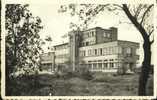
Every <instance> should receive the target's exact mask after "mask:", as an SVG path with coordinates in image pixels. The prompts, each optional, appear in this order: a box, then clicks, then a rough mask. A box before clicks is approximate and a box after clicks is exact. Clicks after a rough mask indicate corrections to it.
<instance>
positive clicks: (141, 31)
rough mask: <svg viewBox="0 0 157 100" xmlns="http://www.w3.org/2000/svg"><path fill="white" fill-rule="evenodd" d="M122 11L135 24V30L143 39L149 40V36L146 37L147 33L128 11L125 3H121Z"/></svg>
mask: <svg viewBox="0 0 157 100" xmlns="http://www.w3.org/2000/svg"><path fill="white" fill-rule="evenodd" d="M123 11H124V12H125V14H126V15H127V17H128V18H129V20H130V21H131V22H132V23H133V24H134V25H135V27H136V28H137V30H138V31H139V32H140V33H141V35H142V37H143V39H144V40H145V41H149V37H148V34H147V32H146V30H145V29H144V27H143V26H142V25H141V24H140V23H139V22H138V21H137V19H136V18H135V17H134V16H133V15H132V14H131V12H130V11H129V9H128V7H127V5H126V4H123Z"/></svg>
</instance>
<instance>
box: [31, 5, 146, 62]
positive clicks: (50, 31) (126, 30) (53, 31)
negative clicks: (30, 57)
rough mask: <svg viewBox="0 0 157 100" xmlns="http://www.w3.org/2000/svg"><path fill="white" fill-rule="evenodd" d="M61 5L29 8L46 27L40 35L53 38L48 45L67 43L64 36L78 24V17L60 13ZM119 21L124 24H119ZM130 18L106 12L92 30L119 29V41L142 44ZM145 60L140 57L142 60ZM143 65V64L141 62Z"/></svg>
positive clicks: (95, 21)
mask: <svg viewBox="0 0 157 100" xmlns="http://www.w3.org/2000/svg"><path fill="white" fill-rule="evenodd" d="M59 7H60V5H59V4H31V5H30V6H29V9H30V11H31V12H32V13H33V15H34V16H39V17H40V18H41V20H42V25H43V26H44V28H43V30H41V32H40V35H41V37H42V38H43V39H44V38H45V37H46V36H51V37H52V43H51V44H48V45H51V46H53V45H56V44H61V43H64V42H67V41H68V39H67V38H62V36H63V35H64V34H66V33H68V32H69V31H70V29H69V23H70V22H75V23H77V20H76V19H77V18H76V17H71V16H70V15H69V14H68V13H58V9H59ZM119 21H122V22H124V23H122V24H119ZM126 22H129V20H128V18H127V17H126V16H125V14H123V11H122V13H120V14H119V15H115V14H114V13H111V12H108V11H105V12H103V13H102V14H100V15H99V16H97V18H96V19H95V20H94V21H93V23H91V24H90V26H89V27H90V28H93V27H102V28H109V27H117V28H118V39H119V40H127V41H133V42H138V43H140V44H142V42H143V39H142V37H141V35H140V34H139V32H138V31H137V29H136V28H135V27H134V26H133V25H132V24H129V23H126ZM43 48H44V50H45V51H47V45H45V46H44V47H43ZM139 53H140V55H142V48H141V47H140V49H139ZM141 59H143V57H142V56H140V60H141ZM140 63H141V62H140Z"/></svg>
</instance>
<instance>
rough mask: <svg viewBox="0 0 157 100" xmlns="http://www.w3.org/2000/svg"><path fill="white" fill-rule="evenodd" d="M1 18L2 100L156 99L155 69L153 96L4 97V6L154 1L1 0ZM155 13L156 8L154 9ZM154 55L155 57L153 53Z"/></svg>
mask: <svg viewBox="0 0 157 100" xmlns="http://www.w3.org/2000/svg"><path fill="white" fill-rule="evenodd" d="M1 2H2V3H1V4H2V16H1V21H2V23H1V25H2V26H1V27H2V33H1V35H2V36H1V38H2V41H1V72H2V79H1V96H2V98H3V99H42V100H45V99H153V98H156V95H157V87H156V85H155V83H157V81H156V77H155V76H157V69H156V68H155V69H154V70H155V72H154V85H155V86H154V96H44V97H43V96H5V80H4V78H5V38H4V37H5V31H4V30H5V16H4V15H5V4H16V3H20V4H26V3H29V4H30V3H35V4H39V3H41V4H45V3H48V4H58V3H59V4H61V3H62V4H68V3H97V4H98V3H101V4H105V3H131V4H135V3H149V4H152V3H154V4H155V7H156V3H155V0H99V1H98V0H2V1H1ZM155 12H157V8H155ZM156 16H157V14H156V13H155V17H154V25H157V24H156V23H155V22H157V17H156ZM156 32H157V29H156V28H155V33H156ZM156 38H157V35H156V34H155V41H154V47H153V51H154V52H155V51H157V50H156V49H157V48H155V47H156ZM155 55H157V54H156V53H155ZM155 59H156V56H154V59H153V60H154V64H155V65H154V66H155V67H156V65H157V62H156V61H155Z"/></svg>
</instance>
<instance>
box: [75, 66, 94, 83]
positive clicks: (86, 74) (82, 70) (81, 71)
mask: <svg viewBox="0 0 157 100" xmlns="http://www.w3.org/2000/svg"><path fill="white" fill-rule="evenodd" d="M75 73H76V74H77V76H78V77H80V78H83V79H86V80H92V79H93V74H92V72H91V71H89V69H88V68H87V67H86V66H79V67H78V68H77V69H76V72H75Z"/></svg>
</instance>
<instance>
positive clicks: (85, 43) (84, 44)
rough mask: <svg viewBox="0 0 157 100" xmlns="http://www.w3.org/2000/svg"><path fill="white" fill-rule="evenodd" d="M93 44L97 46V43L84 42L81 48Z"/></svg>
mask: <svg viewBox="0 0 157 100" xmlns="http://www.w3.org/2000/svg"><path fill="white" fill-rule="evenodd" d="M92 44H95V41H87V42H82V43H81V46H88V45H92Z"/></svg>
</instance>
